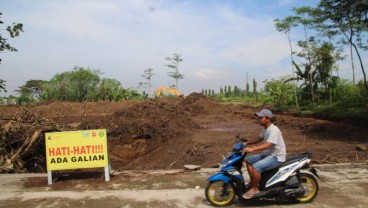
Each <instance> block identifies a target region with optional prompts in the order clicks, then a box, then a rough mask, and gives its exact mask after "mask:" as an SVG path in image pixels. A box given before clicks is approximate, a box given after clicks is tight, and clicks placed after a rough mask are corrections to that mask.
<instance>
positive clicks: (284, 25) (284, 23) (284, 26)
mask: <svg viewBox="0 0 368 208" xmlns="http://www.w3.org/2000/svg"><path fill="white" fill-rule="evenodd" d="M296 21H297V19H296V17H286V18H285V19H282V20H280V19H275V20H274V22H275V27H276V29H277V31H279V32H283V33H285V35H286V36H287V38H288V41H289V47H290V59H291V71H292V76H293V79H294V78H295V77H294V74H295V70H294V64H293V62H294V56H293V54H294V52H293V47H292V45H291V38H290V30H291V28H293V27H296V26H297V24H296ZM294 94H295V106H296V107H297V108H298V96H297V95H298V93H297V85H296V82H295V81H294Z"/></svg>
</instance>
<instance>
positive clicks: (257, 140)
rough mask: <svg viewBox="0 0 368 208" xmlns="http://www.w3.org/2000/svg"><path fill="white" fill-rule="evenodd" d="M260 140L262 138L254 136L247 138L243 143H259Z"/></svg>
mask: <svg viewBox="0 0 368 208" xmlns="http://www.w3.org/2000/svg"><path fill="white" fill-rule="evenodd" d="M261 141H263V138H261V137H256V138H253V139H249V140H248V141H247V142H245V145H251V144H257V143H260V142H261Z"/></svg>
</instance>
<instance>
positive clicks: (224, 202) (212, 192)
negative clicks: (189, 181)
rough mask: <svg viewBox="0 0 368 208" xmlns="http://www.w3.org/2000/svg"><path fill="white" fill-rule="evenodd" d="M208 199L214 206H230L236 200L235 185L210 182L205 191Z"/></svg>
mask: <svg viewBox="0 0 368 208" xmlns="http://www.w3.org/2000/svg"><path fill="white" fill-rule="evenodd" d="M205 195H206V199H207V200H208V201H209V202H210V203H211V204H212V205H214V206H217V207H221V206H228V205H230V204H232V203H233V201H234V198H235V188H234V185H233V184H231V183H230V184H226V183H224V182H223V181H212V182H209V183H208V184H207V186H206V189H205Z"/></svg>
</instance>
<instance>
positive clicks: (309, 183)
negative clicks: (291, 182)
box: [296, 173, 319, 203]
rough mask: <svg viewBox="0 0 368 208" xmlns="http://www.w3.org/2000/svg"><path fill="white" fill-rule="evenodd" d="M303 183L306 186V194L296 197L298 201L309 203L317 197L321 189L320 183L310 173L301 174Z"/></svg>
mask: <svg viewBox="0 0 368 208" xmlns="http://www.w3.org/2000/svg"><path fill="white" fill-rule="evenodd" d="M300 180H301V185H302V187H303V188H304V191H305V193H304V195H303V196H302V197H299V198H296V200H297V201H298V202H301V203H309V202H311V201H313V199H314V198H316V196H317V194H318V190H319V185H318V181H317V179H316V178H315V177H314V176H313V175H311V174H309V173H301V174H300Z"/></svg>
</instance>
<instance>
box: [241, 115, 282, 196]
mask: <svg viewBox="0 0 368 208" xmlns="http://www.w3.org/2000/svg"><path fill="white" fill-rule="evenodd" d="M256 116H257V117H258V119H259V123H260V125H261V126H262V127H263V129H262V132H261V133H260V135H259V137H257V138H253V139H250V140H248V141H247V142H245V145H246V146H248V145H252V144H258V143H261V142H263V143H262V144H260V145H257V146H253V147H246V148H244V149H243V152H244V153H251V152H255V151H263V152H262V153H261V154H257V155H251V156H248V157H246V158H245V161H246V165H247V170H248V173H249V176H250V186H251V188H250V189H249V191H248V192H246V193H245V194H244V195H243V197H244V198H245V199H250V198H252V197H253V196H254V195H256V194H257V193H259V189H258V185H259V183H260V181H261V173H262V172H264V171H266V170H270V169H272V168H275V167H277V166H279V165H280V163H282V162H285V158H286V147H285V142H284V139H283V137H282V133H281V131H280V129H279V128H278V127H277V126H275V125H274V124H273V119H274V116H273V114H272V112H271V111H270V110H268V109H262V110H261V111H260V112H258V113H256Z"/></svg>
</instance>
